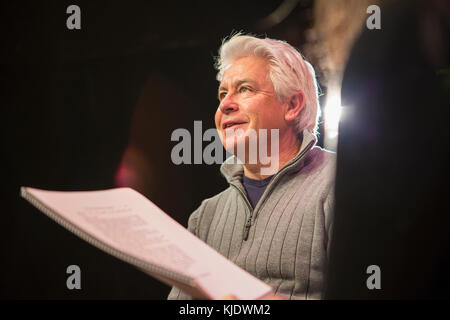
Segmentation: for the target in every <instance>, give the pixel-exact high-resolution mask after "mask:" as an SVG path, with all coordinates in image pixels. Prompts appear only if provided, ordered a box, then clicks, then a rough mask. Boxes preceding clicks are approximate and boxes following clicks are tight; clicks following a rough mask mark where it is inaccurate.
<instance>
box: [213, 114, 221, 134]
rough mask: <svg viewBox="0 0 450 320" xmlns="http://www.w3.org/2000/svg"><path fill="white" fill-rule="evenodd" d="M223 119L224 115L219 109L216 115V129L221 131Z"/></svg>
mask: <svg viewBox="0 0 450 320" xmlns="http://www.w3.org/2000/svg"><path fill="white" fill-rule="evenodd" d="M221 117H222V113H221V112H220V109H217V111H216V114H215V115H214V122H215V124H216V129H217V130H220V127H219V125H220V118H221Z"/></svg>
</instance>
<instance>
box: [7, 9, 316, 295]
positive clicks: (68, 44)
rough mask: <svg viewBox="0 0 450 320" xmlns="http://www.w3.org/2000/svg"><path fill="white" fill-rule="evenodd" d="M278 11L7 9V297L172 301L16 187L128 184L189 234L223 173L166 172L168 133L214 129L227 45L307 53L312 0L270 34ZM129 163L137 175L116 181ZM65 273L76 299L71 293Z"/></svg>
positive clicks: (201, 169)
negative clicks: (221, 52) (268, 44)
mask: <svg viewBox="0 0 450 320" xmlns="http://www.w3.org/2000/svg"><path fill="white" fill-rule="evenodd" d="M280 3H281V1H266V2H262V1H226V2H225V1H192V2H191V1H183V2H172V1H158V2H153V1H76V2H69V1H14V2H13V1H9V2H4V1H2V4H1V10H0V11H1V17H0V23H1V39H2V40H1V41H2V45H3V46H2V51H1V57H0V62H1V69H0V70H1V71H0V72H1V82H2V83H1V88H2V89H1V90H2V92H1V116H0V117H1V123H2V125H1V130H2V157H1V158H2V159H1V164H2V165H1V168H2V171H1V172H2V184H1V185H2V192H1V197H2V199H1V209H0V210H1V220H0V243H1V253H0V259H1V261H0V266H1V270H0V296H1V297H2V298H8V299H10V298H12V299H22V298H25V299H34V298H38V299H49V298H52V299H53V298H56V299H58V298H63V299H72V298H75V299H78V298H86V299H91V298H98V299H110V298H124V299H128V298H133V299H141V298H145V299H149V298H150V299H164V298H165V297H166V295H167V293H168V291H169V287H167V286H165V285H163V284H161V283H160V282H158V281H156V280H153V279H152V278H150V277H148V276H147V275H145V274H143V273H141V272H140V271H138V270H137V269H135V268H134V267H132V266H130V265H127V264H126V263H123V262H121V261H119V260H117V259H115V258H112V257H111V256H109V255H107V254H105V253H103V252H101V251H100V250H98V249H96V248H94V247H91V246H90V245H88V244H87V243H85V242H83V241H81V240H80V239H78V238H77V237H76V236H74V235H72V234H71V233H69V232H67V231H66V230H64V229H63V228H62V227H60V226H59V225H57V224H55V223H54V222H52V221H51V220H49V219H48V218H47V217H46V216H45V215H43V214H41V213H40V212H39V211H37V210H36V209H35V208H33V207H32V206H31V205H30V204H29V203H27V202H26V201H25V200H23V199H21V198H20V196H19V189H20V186H32V187H36V188H43V189H51V190H95V189H105V188H111V187H115V186H117V185H118V184H119V185H124V184H125V185H126V184H128V185H131V186H133V187H134V188H136V189H137V190H139V191H141V192H142V193H143V194H145V195H146V196H147V197H148V198H150V199H152V201H153V202H154V203H156V204H157V205H158V206H160V207H161V208H162V209H163V210H164V211H166V212H167V213H169V214H170V215H171V216H173V217H174V218H175V219H177V220H178V221H179V222H181V223H182V224H184V225H186V222H187V218H188V216H189V214H190V213H191V212H192V211H193V210H194V209H195V208H197V207H198V206H199V205H200V202H201V200H203V199H205V198H207V197H210V196H212V195H214V194H216V193H218V192H219V191H221V190H223V189H224V188H225V187H226V183H225V180H224V179H223V178H222V177H221V175H220V173H219V170H218V169H219V166H218V165H211V166H208V165H205V164H203V165H181V166H176V165H174V164H172V162H171V159H170V151H171V149H172V147H173V146H174V145H175V144H176V142H172V141H170V135H171V133H172V131H173V130H175V129H177V128H186V129H188V130H189V131H190V132H191V133H192V132H193V125H194V120H201V121H202V123H203V130H206V129H208V128H212V127H214V120H213V119H214V118H213V117H214V113H215V110H216V108H217V98H216V92H217V81H216V80H215V74H216V71H215V70H214V68H213V63H214V59H213V58H214V56H216V55H217V50H218V48H219V46H220V44H221V41H222V38H223V37H225V36H228V35H229V34H230V33H231V32H232V31H239V30H243V31H245V32H252V33H255V34H259V35H264V34H267V35H268V36H269V37H274V38H280V39H283V40H287V41H288V42H290V43H291V44H293V45H295V46H298V47H300V46H301V45H302V44H303V42H304V31H305V30H306V29H307V28H308V27H309V26H310V25H311V7H312V1H300V2H299V4H298V5H297V7H296V8H295V10H294V11H293V12H292V13H291V14H290V15H289V17H288V18H287V19H286V20H285V21H283V22H282V23H280V24H278V25H276V26H274V27H273V28H270V29H269V30H262V29H260V28H258V27H257V24H258V21H260V19H262V18H264V17H265V16H267V15H268V14H270V13H271V12H272V11H273V10H274V9H275V8H277V6H278V5H279V4H280ZM71 4H76V5H78V6H79V7H80V8H81V30H68V29H67V27H66V19H67V17H68V16H69V14H66V8H67V7H68V6H69V5H71ZM206 144H207V143H206ZM206 144H204V145H206ZM121 166H123V167H124V168H125V169H127V170H134V171H132V172H131V178H130V177H128V178H127V176H125V177H123V176H122V177H120V176H119V177H118V176H117V172H118V171H119V168H121ZM125 171H126V170H125ZM71 264H75V265H79V266H80V268H81V274H82V290H73V291H70V290H68V289H67V288H66V279H67V276H68V275H67V274H66V268H67V266H69V265H71Z"/></svg>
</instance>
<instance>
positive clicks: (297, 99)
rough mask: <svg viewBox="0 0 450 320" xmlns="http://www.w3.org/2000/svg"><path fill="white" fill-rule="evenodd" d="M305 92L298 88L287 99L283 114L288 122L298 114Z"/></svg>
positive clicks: (303, 103) (302, 105) (303, 102)
mask: <svg viewBox="0 0 450 320" xmlns="http://www.w3.org/2000/svg"><path fill="white" fill-rule="evenodd" d="M305 102H306V100H305V94H304V93H303V91H301V90H299V91H297V92H295V93H294V94H293V95H292V96H291V97H290V98H289V100H288V101H287V109H286V112H285V114H284V119H285V120H286V121H288V122H290V121H293V120H295V119H296V118H297V117H298V114H299V113H300V111H302V109H303V108H304V106H305Z"/></svg>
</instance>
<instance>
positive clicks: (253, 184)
mask: <svg viewBox="0 0 450 320" xmlns="http://www.w3.org/2000/svg"><path fill="white" fill-rule="evenodd" d="M272 177H273V176H270V177H267V178H265V179H263V180H254V179H250V178H248V177H246V176H245V175H243V176H242V184H243V185H244V188H245V191H247V197H248V200H249V201H250V204H251V205H252V207H253V208H255V207H256V204H257V203H258V201H259V199H261V196H262V195H263V193H264V191H265V190H266V188H267V185H268V184H269V182H270V180H272Z"/></svg>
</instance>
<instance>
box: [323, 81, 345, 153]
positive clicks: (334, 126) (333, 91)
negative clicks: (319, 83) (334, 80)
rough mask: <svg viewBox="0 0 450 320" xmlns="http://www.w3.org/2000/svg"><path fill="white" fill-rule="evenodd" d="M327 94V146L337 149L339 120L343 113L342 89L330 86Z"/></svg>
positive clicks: (325, 116)
mask: <svg viewBox="0 0 450 320" xmlns="http://www.w3.org/2000/svg"><path fill="white" fill-rule="evenodd" d="M327 95H328V96H327V100H326V104H325V108H324V120H325V148H327V149H331V150H336V147H337V138H338V130H339V120H340V118H341V113H342V106H341V90H340V88H330V89H329V91H328V94H327Z"/></svg>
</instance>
